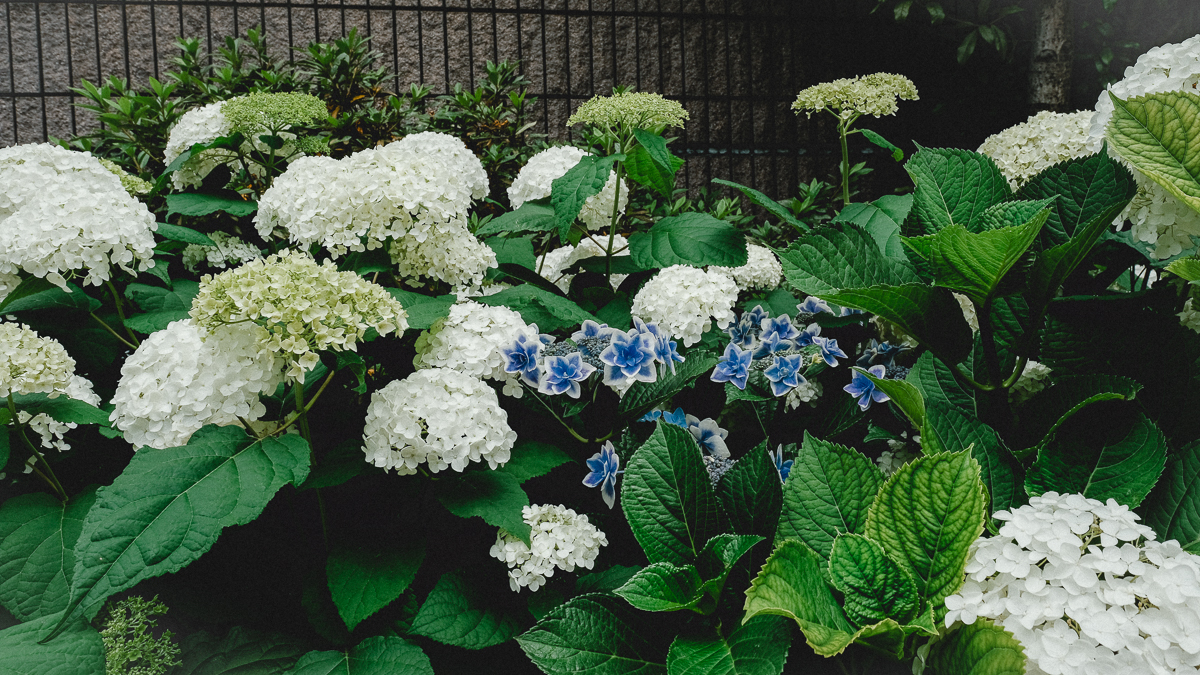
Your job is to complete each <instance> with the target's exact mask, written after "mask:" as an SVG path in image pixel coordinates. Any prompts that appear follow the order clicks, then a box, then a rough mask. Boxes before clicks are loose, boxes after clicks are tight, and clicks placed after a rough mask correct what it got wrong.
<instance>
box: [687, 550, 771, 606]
mask: <svg viewBox="0 0 1200 675" xmlns="http://www.w3.org/2000/svg"><path fill="white" fill-rule="evenodd" d="M764 539H765V538H764V537H760V536H758V535H754V534H718V535H717V536H715V537H713V538H712V539H709V540H708V543H707V544H705V545H704V550H703V551H701V552H700V557H699V559H698V560H697V562H696V569H697V570H698V571H699V572H700V578H701V579H704V589H705V590H706V591H707V592H708V594H709V595H711V596H712V597H713V598H716V597H718V596H719V595H720V594H721V589H722V588H724V586H725V579H726V578H727V577H728V576H729V573H730V572H732V571H733V567H734V565H736V564H737V563H738V561H739V560H741V559H742V556H744V555H746V554H747V553H749V552H750V549H752V548H754V546H755V545H756V544H758V543H759V542H760V541H763V540H764Z"/></svg>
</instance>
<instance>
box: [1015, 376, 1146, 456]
mask: <svg viewBox="0 0 1200 675" xmlns="http://www.w3.org/2000/svg"><path fill="white" fill-rule="evenodd" d="M1141 390H1142V385H1140V384H1138V383H1137V382H1134V381H1133V380H1131V379H1129V378H1127V377H1121V376H1119V375H1106V374H1104V373H1093V374H1090V375H1068V376H1066V377H1060V378H1058V379H1056V380H1055V381H1054V383H1053V384H1051V385H1050V386H1049V387H1047V388H1046V389H1044V390H1043V391H1041V392H1039V393H1038V394H1037V395H1035V396H1034V397H1033V398H1031V399H1030V400H1029V402H1028V403H1026V404H1025V405H1023V406H1022V407H1021V425H1020V429H1019V430H1018V431H1020V432H1021V433H1020V435H1019V436H1017V438H1018V439H1019V440H1020V441H1021V442H1022V444H1023V445H1024V446H1027V447H1032V446H1035V445H1041V444H1043V443H1044V442H1046V441H1048V440H1049V437H1050V436H1051V435H1052V434H1053V433H1054V432H1055V430H1057V429H1058V428H1059V427H1060V426H1062V424H1064V423H1065V422H1066V421H1067V420H1068V419H1070V417H1071V416H1072V415H1074V414H1076V413H1078V412H1080V411H1082V410H1083V409H1084V408H1086V407H1088V406H1089V405H1092V404H1093V403H1100V402H1101V401H1128V400H1132V399H1133V398H1134V397H1136V396H1137V394H1138V392H1139V391H1141Z"/></svg>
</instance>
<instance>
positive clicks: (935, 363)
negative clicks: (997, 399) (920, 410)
mask: <svg viewBox="0 0 1200 675" xmlns="http://www.w3.org/2000/svg"><path fill="white" fill-rule="evenodd" d="M904 381H905V382H908V383H909V384H911V385H913V386H914V387H916V388H917V391H918V392H920V394H921V397H922V398H923V399H924V400H925V401H926V402H930V401H944V402H946V403H949V404H951V405H954V406H957V407H959V408H962V409H963V410H964V411H966V412H967V413H969V414H975V412H976V408H975V395H974V393H973V392H972V391H971V390H969V389H967V388H966V387H964V386H963V385H962V384H960V383H959V381H958V380H957V379H955V377H954V373H953V371H951V370H950V367H949V366H947V365H946V364H945V362H943V361H942V360H941V359H939V358H937V357H936V356H934V355H933V354H932V353H931V352H925V353H924V354H921V357H920V358H918V359H917V362H916V363H914V364H913V366H912V369H911V370H909V371H908V377H905V378H904Z"/></svg>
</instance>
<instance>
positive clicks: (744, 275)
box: [713, 244, 783, 291]
mask: <svg viewBox="0 0 1200 675" xmlns="http://www.w3.org/2000/svg"><path fill="white" fill-rule="evenodd" d="M746 250H747V252H748V254H749V258H748V260H747V261H746V264H745V265H742V266H741V267H715V268H713V269H717V270H721V271H723V272H725V273H727V274H729V275H730V276H732V277H733V280H734V281H735V282H736V283H737V285H738V290H742V291H758V290H761V291H770V290H774V289H776V288H778V287H779V282H780V281H782V280H783V265H781V264H780V263H779V259H778V258H776V257H775V254H774V253H773V252H772V251H771V249H769V248H767V247H765V246H759V245H757V244H747V245H746Z"/></svg>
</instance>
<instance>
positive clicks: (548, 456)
mask: <svg viewBox="0 0 1200 675" xmlns="http://www.w3.org/2000/svg"><path fill="white" fill-rule="evenodd" d="M571 461H572V460H571V457H570V455H568V454H567V453H565V452H563V451H562V450H561V449H559V448H558V446H555V445H550V444H549V443H542V442H540V441H522V440H518V441H517V444H516V445H515V446H513V449H512V452H511V455H510V457H509V460H508V461H507V462H505V464H504V466H502V467H500V468H499V471H503V472H504V473H506V474H508V475H510V476H512V477H513V478H515V479H516V481H517V482H518V483H524V482H525V481H527V480H529V479H530V478H537V477H538V476H544V475H546V474H547V473H550V471H551V470H552V469H554V468H555V467H558V466H561V465H563V464H568V463H570V462H571Z"/></svg>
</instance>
